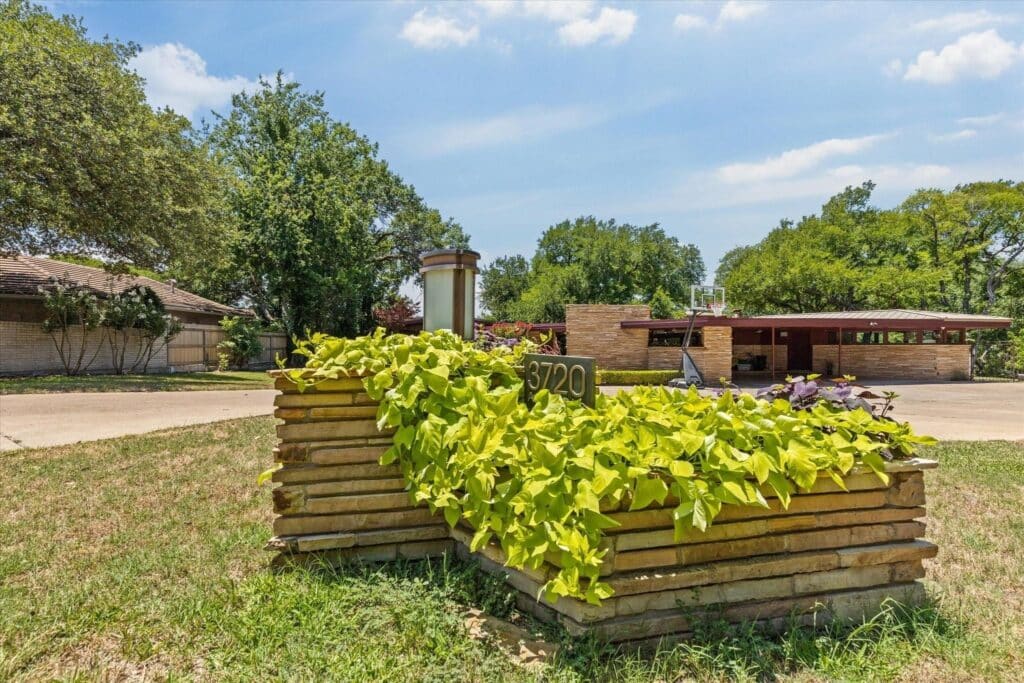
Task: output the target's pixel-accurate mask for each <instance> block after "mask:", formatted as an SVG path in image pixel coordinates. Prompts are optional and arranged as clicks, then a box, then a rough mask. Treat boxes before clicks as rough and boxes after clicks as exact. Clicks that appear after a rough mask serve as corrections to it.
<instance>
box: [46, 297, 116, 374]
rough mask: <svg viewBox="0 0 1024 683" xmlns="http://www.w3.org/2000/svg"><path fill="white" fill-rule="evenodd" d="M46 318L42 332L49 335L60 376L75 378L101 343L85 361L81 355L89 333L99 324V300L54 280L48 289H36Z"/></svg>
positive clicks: (92, 358) (94, 357) (87, 365)
mask: <svg viewBox="0 0 1024 683" xmlns="http://www.w3.org/2000/svg"><path fill="white" fill-rule="evenodd" d="M39 293H40V294H41V295H42V296H43V307H44V308H45V309H46V316H45V317H44V318H43V330H45V331H46V333H47V334H49V335H50V339H52V340H53V345H54V346H55V347H56V348H57V354H58V355H59V356H60V362H61V365H63V366H64V373H65V374H67V375H77V374H78V373H79V372H81V371H82V370H86V369H88V367H89V366H90V365H92V362H93V361H94V360H96V356H97V355H99V352H100V349H101V348H102V346H103V342H102V340H100V343H99V344H97V346H96V351H95V352H94V353H93V355H92V357H91V358H90V359H89V360H88V362H86V360H85V353H86V349H87V348H88V346H89V340H90V339H91V338H92V334H93V332H95V331H96V328H97V327H98V326H99V324H100V320H101V319H102V312H101V310H100V302H99V299H98V298H97V297H96V295H95V294H93V293H92V292H91V291H90V290H87V289H84V288H82V287H80V286H78V285H76V284H75V283H73V282H71V281H70V280H67V279H65V278H54V279H52V281H51V284H50V286H49V287H40V288H39Z"/></svg>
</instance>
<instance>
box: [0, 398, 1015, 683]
mask: <svg viewBox="0 0 1024 683" xmlns="http://www.w3.org/2000/svg"><path fill="white" fill-rule="evenodd" d="M272 426H273V420H272V419H271V418H250V419H244V420H235V421H230V422H221V423H216V424H213V425H203V426H196V427H188V428H182V429H177V430H173V431H166V432H158V433H154V434H148V435H143V436H136V437H127V438H123V439H119V440H110V441H101V442H93V443H87V444H79V445H74V446H64V447H59V448H50V449H38V450H26V451H16V452H14V453H11V454H8V455H4V456H3V462H4V465H5V467H4V468H3V469H2V470H0V485H2V488H3V490H4V491H6V492H7V493H6V496H7V498H6V501H7V502H6V503H5V504H4V506H3V508H2V509H0V548H2V549H3V550H2V552H0V680H9V679H31V680H39V679H54V678H56V679H75V680H80V679H86V680H94V679H104V680H106V679H124V678H133V679H134V678H138V679H151V678H153V679H166V678H175V679H182V678H184V679H217V680H254V679H255V680H265V679H268V678H269V679H303V680H305V679H333V680H356V681H373V680H379V681H388V682H390V681H403V680H410V681H421V680H436V681H449V680H466V681H505V680H531V679H532V678H534V677H536V676H538V675H543V676H544V678H545V679H546V680H573V681H591V680H634V681H675V680H692V679H696V680H722V679H738V680H758V679H771V678H786V679H787V680H797V681H818V680H834V679H842V680H862V679H869V680H879V679H881V680H890V679H896V680H904V681H922V680H928V681H943V680H948V681H961V680H1009V679H1015V678H1018V679H1019V676H1020V672H1021V671H1022V670H1024V654H1022V651H1021V649H1020V647H1019V644H1020V643H1021V642H1024V446H1022V445H1021V444H1011V443H1006V442H994V443H987V444H981V443H966V442H964V443H949V444H945V445H943V446H941V447H938V448H935V449H933V450H931V452H930V453H929V455H931V456H934V457H937V458H939V459H940V460H941V461H942V466H941V467H940V469H938V470H937V471H935V472H931V473H929V474H928V485H929V519H930V522H929V530H928V537H929V538H930V539H931V540H934V541H935V542H937V543H938V544H939V545H940V547H941V551H940V555H939V557H938V559H937V560H935V561H932V562H931V563H930V566H929V582H928V587H929V591H930V593H931V595H932V596H933V599H934V605H933V606H930V607H926V608H922V609H917V610H913V611H911V612H909V613H908V612H905V611H902V610H893V611H892V612H890V613H889V614H887V615H886V616H884V617H882V618H880V619H877V620H875V621H874V622H871V623H869V624H867V625H862V626H860V627H857V628H851V627H846V628H843V629H834V630H831V631H829V632H826V633H821V634H811V633H809V632H806V631H796V632H793V633H791V634H789V635H788V636H785V637H767V636H762V635H761V634H758V633H747V632H742V631H741V632H732V633H730V632H727V631H726V630H724V629H721V628H718V627H716V626H715V625H714V624H709V625H708V629H707V635H706V637H705V638H704V639H702V640H701V641H700V642H696V643H694V644H690V645H686V646H680V647H676V648H673V649H667V650H665V651H664V652H661V653H659V654H658V655H657V656H656V657H653V658H652V657H651V656H650V655H639V654H637V653H630V652H624V653H614V652H611V651H609V650H606V649H602V648H601V647H599V646H597V645H596V644H595V643H592V642H589V641H578V642H572V641H565V642H563V643H562V648H561V651H560V655H559V656H558V657H557V658H556V659H555V660H554V661H553V662H551V663H550V664H548V665H547V668H546V669H545V670H543V671H542V673H541V674H538V673H537V672H536V671H530V670H526V669H523V668H520V667H518V666H517V665H514V664H512V663H511V662H510V661H509V659H508V658H507V657H506V656H505V654H503V653H502V652H500V651H499V650H497V649H495V648H494V647H492V646H491V645H489V644H486V643H481V642H479V641H476V640H473V639H471V638H469V637H468V636H467V632H466V630H465V629H464V627H463V611H464V608H465V606H466V605H473V606H477V607H482V608H485V609H488V610H489V611H491V612H495V613H498V614H499V615H504V614H507V612H508V605H509V593H508V591H507V590H506V589H505V588H504V587H503V586H502V585H501V584H500V583H498V582H496V581H494V580H492V579H490V578H489V577H486V576H484V575H482V574H480V573H478V572H477V571H476V570H475V568H474V567H472V566H471V565H464V564H459V563H457V562H454V561H451V562H447V561H441V560H438V561H435V562H431V563H406V564H390V565H385V566H382V567H376V568H359V567H353V568H349V569H345V570H327V569H323V570H316V571H302V572H299V571H292V572H284V573H276V574H275V573H272V572H270V571H269V570H268V569H267V561H268V559H269V554H268V553H265V552H264V551H263V550H262V546H263V544H264V542H265V541H266V539H267V537H268V536H269V535H270V531H269V529H270V520H271V516H272V515H271V509H270V508H271V506H270V491H269V489H268V488H266V487H264V488H257V487H256V486H255V478H256V476H257V474H258V473H259V472H260V471H261V470H262V469H264V468H265V467H266V466H267V465H268V464H269V463H270V449H271V448H272V446H273V442H274V436H273V427H272ZM545 635H546V637H547V638H548V639H558V638H559V637H560V636H559V635H558V633H557V632H553V631H547V632H546V633H545Z"/></svg>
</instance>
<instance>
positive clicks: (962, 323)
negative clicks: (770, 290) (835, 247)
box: [621, 308, 1013, 330]
mask: <svg viewBox="0 0 1024 683" xmlns="http://www.w3.org/2000/svg"><path fill="white" fill-rule="evenodd" d="M689 322H690V321H689V319H688V318H681V319H678V320H624V321H622V323H621V325H622V327H624V328H645V329H674V328H679V327H686V326H687V325H688V324H689ZM1012 322H1013V321H1012V320H1011V319H1010V318H1002V317H999V316H995V315H979V314H972V313H943V312H939V311H918V310H913V309H906V308H890V309H884V310H872V311H826V312H822V313H781V314H775V315H755V316H743V317H720V318H716V317H713V316H710V315H699V316H697V318H696V320H695V322H694V326H695V327H704V326H721V327H765V326H772V327H798V328H799V327H815V328H840V327H844V328H847V329H860V328H864V329H870V328H877V329H894V330H929V329H937V328H940V327H953V328H957V327H964V328H970V329H979V328H997V327H1009V326H1010V323H1012Z"/></svg>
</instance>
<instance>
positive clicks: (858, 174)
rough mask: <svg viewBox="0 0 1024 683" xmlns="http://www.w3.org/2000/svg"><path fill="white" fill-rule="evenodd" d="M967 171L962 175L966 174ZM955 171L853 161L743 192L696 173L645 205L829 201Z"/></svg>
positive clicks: (913, 185) (926, 181)
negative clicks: (863, 187)
mask: <svg viewBox="0 0 1024 683" xmlns="http://www.w3.org/2000/svg"><path fill="white" fill-rule="evenodd" d="M961 175H962V174H961ZM954 176H955V173H954V171H953V169H951V168H950V167H948V166H944V165H940V164H915V163H903V164H881V165H868V166H861V165H857V164H849V165H843V166H836V167H833V168H828V169H824V170H822V171H819V172H815V173H811V174H807V175H803V176H800V177H797V178H782V179H771V180H763V181H756V182H751V183H750V184H748V185H744V186H743V191H742V192H737V188H736V186H735V185H731V184H728V183H723V182H721V180H720V179H718V178H716V177H715V175H713V174H710V175H709V174H707V173H695V174H691V175H690V176H688V177H686V178H685V179H684V180H683V182H682V183H680V184H679V185H677V186H675V187H674V188H673V189H672V190H671V191H669V192H667V193H663V194H661V195H660V196H655V197H652V198H648V199H647V200H646V201H645V203H644V204H643V208H644V209H647V210H652V211H673V210H680V209H683V210H687V211H692V210H707V209H719V208H726V207H736V206H744V205H752V204H778V203H780V202H785V201H789V200H794V199H806V198H815V199H816V200H817V201H821V202H823V201H825V200H826V199H828V198H829V197H831V196H832V195H834V194H836V193H837V192H841V191H842V190H843V188H845V187H847V186H849V185H860V184H861V183H863V182H864V181H865V180H871V181H874V182H875V183H876V184H877V185H878V186H879V187H882V188H885V190H886V191H889V192H910V191H912V190H916V189H918V188H921V187H935V186H941V185H950V184H952V181H953V179H954Z"/></svg>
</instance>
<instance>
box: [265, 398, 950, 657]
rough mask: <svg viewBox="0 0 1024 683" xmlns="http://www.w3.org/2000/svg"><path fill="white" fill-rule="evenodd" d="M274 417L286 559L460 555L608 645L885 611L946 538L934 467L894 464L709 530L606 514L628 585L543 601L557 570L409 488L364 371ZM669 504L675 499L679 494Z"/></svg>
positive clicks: (609, 571)
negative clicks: (927, 486) (510, 552)
mask: <svg viewBox="0 0 1024 683" xmlns="http://www.w3.org/2000/svg"><path fill="white" fill-rule="evenodd" d="M277 388H278V389H279V390H280V391H281V394H280V395H279V396H278V397H277V399H276V401H275V405H276V406H277V410H276V412H275V415H276V416H277V417H278V418H280V419H282V420H283V421H284V423H283V424H281V425H279V426H278V428H277V429H278V436H279V438H280V444H279V445H278V447H277V448H276V449H275V457H276V459H277V461H278V462H280V463H282V465H283V466H282V468H281V469H280V470H278V471H277V472H275V473H274V475H273V481H274V482H277V483H278V484H279V485H278V486H277V487H276V488H275V489H274V509H275V511H276V512H277V513H278V515H279V516H278V517H277V519H276V520H275V521H274V533H275V534H276V535H275V537H274V538H273V539H271V541H270V543H269V544H268V547H269V548H270V549H273V550H277V551H280V554H279V556H278V561H292V562H300V563H301V562H309V561H315V562H320V561H328V562H344V561H350V560H361V561H381V560H392V559H397V558H424V557H430V556H434V555H438V554H441V553H443V552H450V551H456V552H458V553H460V554H461V555H464V556H469V555H473V557H475V558H476V559H478V560H479V561H480V563H481V565H482V566H483V568H484V569H485V570H487V571H491V572H495V573H499V574H503V575H505V576H506V577H507V580H508V582H509V584H510V585H512V586H513V587H514V588H515V589H517V590H518V591H519V600H518V602H519V607H520V608H521V609H524V610H526V611H529V612H531V613H533V614H535V615H536V616H538V617H540V618H542V619H546V620H549V621H555V622H558V623H560V624H561V625H562V626H564V627H565V628H566V629H567V630H568V631H569V632H570V633H572V634H576V635H582V634H584V633H587V632H591V631H592V632H595V633H597V634H598V635H599V636H600V637H602V638H604V639H606V640H609V641H640V640H647V639H660V638H662V637H665V636H671V637H687V636H688V635H689V634H690V633H692V630H693V626H694V623H695V621H696V620H698V619H703V618H707V617H709V616H710V617H716V618H722V619H725V620H726V621H733V622H739V621H758V622H763V623H765V624H766V625H768V626H772V627H776V626H782V625H784V624H787V623H790V622H791V621H792V620H794V619H796V620H800V621H815V622H819V623H820V622H822V621H827V620H829V619H833V618H844V619H845V618H862V617H867V616H871V615H873V614H875V613H877V612H878V610H879V607H880V605H881V604H882V602H884V601H885V599H886V598H889V597H892V598H894V599H896V600H898V601H900V602H903V603H914V602H918V601H920V600H921V599H922V598H923V595H924V592H923V589H922V586H921V584H920V583H919V581H918V579H920V578H921V577H923V576H924V568H923V565H922V560H924V559H926V558H929V557H934V556H935V553H936V550H937V549H936V546H934V545H932V544H931V543H928V542H926V541H924V540H921V537H922V536H923V535H924V532H925V524H924V518H925V508H924V503H925V492H924V475H923V470H925V469H928V468H931V467H934V466H935V463H934V462H930V461H925V460H913V461H905V462H899V463H894V464H892V465H890V466H889V468H888V470H889V473H890V482H889V483H888V484H885V483H883V482H882V481H881V480H880V479H879V478H878V477H877V476H876V475H875V474H873V473H871V472H868V471H866V470H854V471H853V472H851V473H850V475H849V476H848V477H847V478H846V480H845V485H846V487H847V489H848V491H843V490H842V489H841V488H840V487H839V486H838V485H836V484H835V482H833V481H832V480H831V479H830V478H827V477H825V478H821V479H819V480H818V482H817V484H816V485H815V486H814V488H813V489H812V490H811V491H809V492H807V493H802V494H797V495H794V496H793V498H792V501H791V502H790V505H789V507H788V509H783V508H782V506H781V504H780V503H779V501H778V500H777V499H775V498H772V497H771V496H772V494H771V493H770V491H768V490H765V491H764V492H763V493H764V495H765V497H766V498H768V499H769V502H770V504H771V505H770V507H769V508H768V509H765V508H759V507H753V506H726V507H725V508H723V510H722V512H721V513H720V514H719V516H718V518H717V519H716V520H715V522H714V524H713V525H712V526H711V527H709V528H708V530H707V532H700V531H696V530H694V531H690V532H688V533H687V534H686V535H685V536H684V537H683V538H682V539H681V540H680V541H678V542H677V541H676V540H675V538H674V535H673V529H672V517H671V507H663V508H650V509H645V510H640V511H635V512H628V511H609V512H608V514H609V516H611V517H612V518H614V519H615V520H616V521H618V522H619V523H620V526H619V527H617V528H614V529H609V530H608V531H607V538H606V540H605V544H604V545H605V548H606V549H607V551H608V552H607V555H606V556H605V558H604V564H603V569H602V574H603V575H604V576H605V577H606V578H605V580H606V581H607V582H608V583H609V584H610V585H611V586H612V588H613V589H614V591H615V594H614V595H613V596H612V597H611V598H608V599H606V600H604V601H603V603H602V604H601V605H600V606H595V605H590V604H587V603H585V602H581V601H579V600H575V599H570V598H562V599H560V600H558V601H557V602H555V603H549V602H547V601H545V600H543V599H538V597H537V596H538V595H539V594H540V588H541V586H542V585H543V584H544V583H545V582H546V581H547V580H548V578H549V575H550V573H551V572H552V571H554V567H555V566H557V563H558V556H557V554H552V555H551V556H550V557H549V558H548V560H547V562H546V563H545V565H543V566H542V567H541V568H540V569H539V570H529V569H527V570H517V569H512V568H509V567H506V566H504V559H505V558H504V555H503V553H502V551H501V548H500V546H499V545H498V544H497V543H495V542H492V543H491V544H489V545H488V546H485V547H484V548H482V549H481V550H480V551H479V552H477V553H470V551H469V549H468V548H469V542H470V539H471V537H472V534H473V530H472V529H470V528H468V527H466V526H461V525H460V526H458V527H456V528H454V529H451V528H449V527H448V525H447V523H446V522H445V521H444V520H443V519H442V518H441V517H439V516H435V515H432V514H431V513H430V511H429V510H427V509H426V508H425V507H422V506H414V505H413V504H412V503H411V501H410V498H409V495H408V493H406V492H405V490H404V488H405V481H404V479H403V477H402V474H401V472H400V470H399V468H398V467H397V466H387V467H382V466H381V465H379V464H378V458H379V457H380V455H381V453H383V452H384V450H386V449H387V447H388V445H389V443H390V436H389V435H388V434H386V433H381V432H378V431H377V428H376V422H375V414H376V404H375V403H374V402H373V401H372V400H370V398H369V397H368V396H367V395H366V394H365V393H364V392H363V389H362V382H361V380H360V379H358V378H350V379H342V380H333V381H330V382H325V383H323V384H321V385H318V386H317V387H316V388H313V389H307V391H306V392H305V393H299V392H298V391H297V389H296V388H295V386H294V385H293V384H292V383H291V382H289V381H288V380H285V379H283V378H278V379H277ZM669 504H670V502H669V501H666V505H669Z"/></svg>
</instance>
